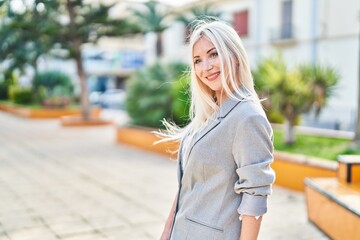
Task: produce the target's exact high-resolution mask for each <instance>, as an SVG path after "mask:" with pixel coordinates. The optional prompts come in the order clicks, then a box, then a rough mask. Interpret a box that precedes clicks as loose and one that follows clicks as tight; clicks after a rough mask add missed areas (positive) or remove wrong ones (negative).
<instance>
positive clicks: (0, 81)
mask: <svg viewBox="0 0 360 240" xmlns="http://www.w3.org/2000/svg"><path fill="white" fill-rule="evenodd" d="M17 82H18V79H17V77H16V74H14V72H10V71H8V72H5V73H2V74H0V100H6V99H8V98H9V88H10V86H13V85H16V84H17Z"/></svg>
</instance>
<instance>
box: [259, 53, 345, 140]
mask: <svg viewBox="0 0 360 240" xmlns="http://www.w3.org/2000/svg"><path fill="white" fill-rule="evenodd" d="M253 76H254V80H255V85H256V86H257V87H258V88H259V90H258V91H259V92H260V93H261V94H262V95H263V96H268V101H269V106H270V107H271V108H274V109H275V110H277V111H279V112H280V113H281V114H282V115H283V116H284V118H285V123H284V142H285V143H286V144H288V145H291V144H294V143H295V133H294V126H295V120H296V119H297V118H298V117H299V116H300V114H302V113H309V112H310V111H312V110H314V111H315V114H316V115H319V113H320V112H321V110H322V109H323V108H324V107H325V106H326V103H327V100H328V99H329V98H330V97H331V96H332V94H333V90H334V86H335V85H336V83H337V82H338V80H339V75H338V74H337V73H336V71H335V70H334V69H333V68H331V67H323V66H320V65H313V64H304V65H301V66H299V67H297V68H296V69H294V70H292V71H290V70H288V68H287V66H286V64H285V61H284V60H283V58H282V57H281V56H280V55H278V56H276V57H272V58H266V59H263V60H262V61H261V62H260V63H259V65H258V68H257V69H256V70H255V71H254V72H253Z"/></svg>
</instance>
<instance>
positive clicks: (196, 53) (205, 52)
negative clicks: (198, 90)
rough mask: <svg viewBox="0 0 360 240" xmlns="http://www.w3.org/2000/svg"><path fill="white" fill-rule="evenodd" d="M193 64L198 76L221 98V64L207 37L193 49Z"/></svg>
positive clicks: (201, 39) (199, 41) (202, 38)
mask: <svg viewBox="0 0 360 240" xmlns="http://www.w3.org/2000/svg"><path fill="white" fill-rule="evenodd" d="M193 62H194V70H195V74H196V76H197V77H198V78H199V79H200V80H201V81H202V82H203V83H204V84H205V85H206V86H208V87H209V88H210V89H212V90H213V91H215V95H216V96H220V92H221V90H222V83H221V75H220V72H221V63H220V58H219V56H218V52H217V50H216V49H215V46H214V44H213V43H212V42H211V41H210V40H208V39H207V38H205V37H201V38H200V39H199V40H198V41H197V42H196V43H195V44H194V47H193Z"/></svg>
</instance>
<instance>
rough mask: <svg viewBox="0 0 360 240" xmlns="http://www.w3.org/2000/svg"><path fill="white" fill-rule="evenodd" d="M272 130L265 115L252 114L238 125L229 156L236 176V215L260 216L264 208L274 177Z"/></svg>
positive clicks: (265, 207) (264, 210)
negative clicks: (238, 197)
mask: <svg viewBox="0 0 360 240" xmlns="http://www.w3.org/2000/svg"><path fill="white" fill-rule="evenodd" d="M273 150H274V147H273V132H272V129H271V126H270V123H269V122H268V120H267V119H266V117H265V116H263V115H261V114H256V115H255V114H254V115H252V116H249V117H247V118H246V119H245V120H244V121H242V123H240V124H239V125H238V128H237V130H236V135H235V139H234V145H233V156H234V159H235V162H236V165H237V169H236V173H237V175H238V177H239V179H238V180H237V181H236V183H235V186H234V190H235V192H236V193H237V194H241V195H242V201H241V203H240V206H239V208H238V212H239V214H240V215H250V216H261V215H263V214H265V213H266V211H267V196H268V195H270V194H271V187H272V184H273V182H274V180H275V173H274V171H273V170H272V169H271V167H270V164H271V163H272V162H273Z"/></svg>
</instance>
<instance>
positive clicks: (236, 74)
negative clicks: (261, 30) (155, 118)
mask: <svg viewBox="0 0 360 240" xmlns="http://www.w3.org/2000/svg"><path fill="white" fill-rule="evenodd" d="M193 29H194V30H193V33H192V35H191V37H190V49H191V61H190V62H191V71H190V92H191V102H190V113H189V115H190V116H189V117H190V120H191V121H190V123H189V124H188V125H187V126H186V127H185V128H183V129H181V128H179V127H177V126H176V125H175V124H172V123H169V122H167V121H166V120H164V121H163V124H164V126H165V127H166V129H167V131H166V132H162V133H161V134H160V135H161V136H162V137H163V140H160V141H168V140H176V141H179V140H180V139H181V138H182V137H183V136H184V135H186V134H190V135H193V134H195V133H196V132H197V131H198V130H199V129H200V128H201V127H202V126H203V125H204V124H206V122H207V121H208V120H209V119H210V118H211V116H212V115H213V113H214V112H215V111H216V110H217V109H218V108H219V106H218V105H217V104H216V100H215V99H214V93H213V91H212V90H211V89H210V88H209V87H207V86H206V85H205V84H204V83H202V81H201V80H200V79H199V78H198V77H197V76H196V74H195V71H194V62H193V59H192V58H193V48H194V45H195V43H197V42H198V41H199V39H201V38H203V37H205V38H207V39H208V40H210V41H211V42H212V43H213V44H214V46H215V48H216V50H217V52H218V56H219V58H220V63H221V64H220V65H221V69H220V72H221V77H220V79H221V81H222V86H223V90H222V93H223V92H225V94H226V96H227V97H229V98H232V99H235V100H240V99H245V100H247V101H248V100H251V101H255V102H258V103H260V101H259V98H258V96H257V94H256V92H255V89H254V81H253V78H252V75H251V70H250V65H249V62H248V58H247V54H246V52H245V49H244V47H243V44H242V42H241V39H240V37H239V35H238V34H237V33H236V31H235V30H234V29H233V28H232V27H231V26H229V25H228V24H226V23H225V22H223V21H220V20H214V19H213V18H212V19H210V21H209V20H206V19H203V18H202V19H201V20H197V21H196V23H195V25H194V28H193Z"/></svg>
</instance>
